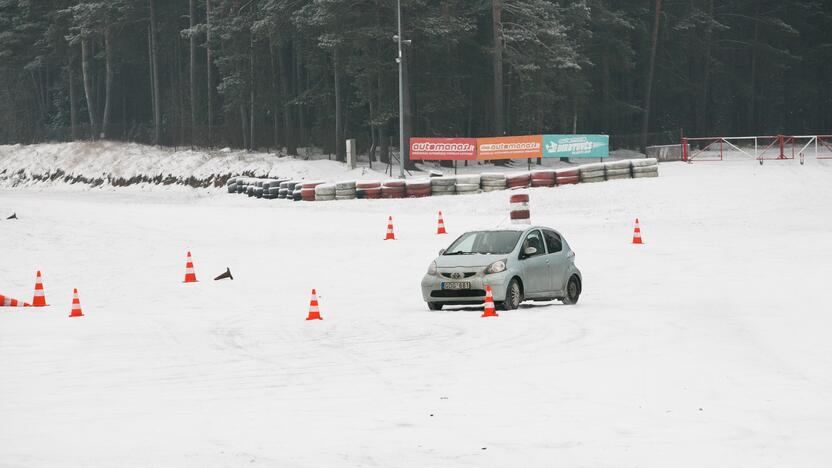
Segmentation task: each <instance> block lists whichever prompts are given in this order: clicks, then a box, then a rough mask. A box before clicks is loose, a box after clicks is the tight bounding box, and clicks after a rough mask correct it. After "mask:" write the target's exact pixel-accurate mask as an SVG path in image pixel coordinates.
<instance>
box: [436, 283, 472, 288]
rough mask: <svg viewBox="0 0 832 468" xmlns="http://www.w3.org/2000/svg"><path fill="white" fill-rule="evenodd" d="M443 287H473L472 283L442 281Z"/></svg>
mask: <svg viewBox="0 0 832 468" xmlns="http://www.w3.org/2000/svg"><path fill="white" fill-rule="evenodd" d="M442 289H471V283H469V282H464V283H442Z"/></svg>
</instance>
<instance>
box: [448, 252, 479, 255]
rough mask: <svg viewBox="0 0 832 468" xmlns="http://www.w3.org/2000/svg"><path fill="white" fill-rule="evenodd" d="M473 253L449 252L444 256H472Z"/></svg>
mask: <svg viewBox="0 0 832 468" xmlns="http://www.w3.org/2000/svg"><path fill="white" fill-rule="evenodd" d="M473 254H474V252H451V253H446V254H445V255H473Z"/></svg>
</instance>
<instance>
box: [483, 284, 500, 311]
mask: <svg viewBox="0 0 832 468" xmlns="http://www.w3.org/2000/svg"><path fill="white" fill-rule="evenodd" d="M481 317H499V315H497V310H496V309H494V297H493V296H492V295H491V286H486V287H485V310H484V311H483V312H482V315H481Z"/></svg>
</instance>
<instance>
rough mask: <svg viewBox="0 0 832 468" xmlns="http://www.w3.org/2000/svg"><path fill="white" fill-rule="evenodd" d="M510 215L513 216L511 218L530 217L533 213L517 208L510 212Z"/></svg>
mask: <svg viewBox="0 0 832 468" xmlns="http://www.w3.org/2000/svg"><path fill="white" fill-rule="evenodd" d="M509 216H511V219H529V218H530V217H531V214H530V213H529V210H517V211H512V212H510V213H509Z"/></svg>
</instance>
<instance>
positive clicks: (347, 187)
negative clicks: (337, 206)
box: [335, 180, 356, 200]
mask: <svg viewBox="0 0 832 468" xmlns="http://www.w3.org/2000/svg"><path fill="white" fill-rule="evenodd" d="M355 185H356V184H355V181H351V180H350V181H345V182H338V183H337V184H335V199H336V200H352V199H353V198H355V197H356V195H355V190H356V188H355Z"/></svg>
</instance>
